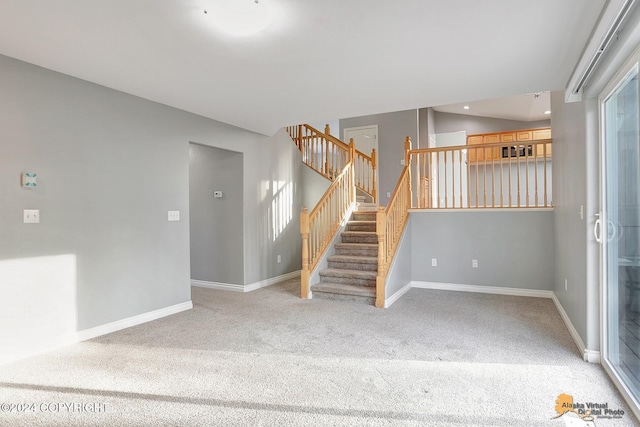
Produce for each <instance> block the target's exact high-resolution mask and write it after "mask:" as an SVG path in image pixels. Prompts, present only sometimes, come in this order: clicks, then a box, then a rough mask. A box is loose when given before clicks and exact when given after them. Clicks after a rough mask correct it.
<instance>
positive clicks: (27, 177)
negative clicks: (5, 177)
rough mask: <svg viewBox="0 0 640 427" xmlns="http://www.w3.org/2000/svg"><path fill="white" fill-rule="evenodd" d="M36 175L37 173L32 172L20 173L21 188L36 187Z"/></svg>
mask: <svg viewBox="0 0 640 427" xmlns="http://www.w3.org/2000/svg"><path fill="white" fill-rule="evenodd" d="M37 177H38V174H35V173H33V172H24V173H23V174H22V188H27V189H31V188H36V186H37V185H38V183H37V181H36V178H37Z"/></svg>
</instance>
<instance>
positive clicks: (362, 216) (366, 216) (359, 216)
mask: <svg viewBox="0 0 640 427" xmlns="http://www.w3.org/2000/svg"><path fill="white" fill-rule="evenodd" d="M351 219H352V220H353V221H375V220H376V211H373V210H372V211H355V212H354V213H353V214H352V217H351Z"/></svg>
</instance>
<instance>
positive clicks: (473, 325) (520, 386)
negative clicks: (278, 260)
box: [0, 281, 640, 427]
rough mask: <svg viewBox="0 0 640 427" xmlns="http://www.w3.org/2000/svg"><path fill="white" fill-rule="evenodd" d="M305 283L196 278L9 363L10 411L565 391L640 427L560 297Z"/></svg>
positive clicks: (543, 406)
mask: <svg viewBox="0 0 640 427" xmlns="http://www.w3.org/2000/svg"><path fill="white" fill-rule="evenodd" d="M297 294H298V287H297V283H296V281H288V282H283V283H281V284H278V285H274V286H271V287H268V288H264V289H260V290H257V291H254V292H251V293H248V294H241V293H233V292H225V291H216V290H210V289H201V288H193V302H194V305H195V307H194V309H193V310H190V311H187V312H183V313H180V314H177V315H174V316H170V317H168V318H164V319H160V320H157V321H154V322H150V323H147V324H144V325H140V326H138V327H135V328H130V329H127V330H123V331H120V332H117V333H114V334H110V335H107V336H103V337H100V338H97V339H94V340H91V341H86V342H83V343H80V344H77V345H74V346H70V347H67V348H64V349H61V350H58V351H55V352H52V353H48V354H45V355H41V356H37V357H34V358H31V359H29V360H24V361H21V362H17V363H13V364H9V365H5V366H2V367H0V403H2V404H3V406H2V408H3V410H2V412H0V425H11V426H34V425H37V426H81V425H82V426H88V425H92V426H93V425H99V426H120V425H122V426H138V425H139V426H160V425H162V426H169V425H170V426H187V425H205V426H280V425H289V426H302V425H306V426H318V425H336V426H352V425H363V426H364V425H367V426H391V425H393V426H395V425H406V426H425V425H427V426H527V427H530V426H564V425H565V420H563V418H559V419H552V418H553V417H554V416H555V415H556V414H557V413H556V411H555V410H554V406H555V401H556V399H557V397H558V395H560V394H562V393H565V394H569V395H571V396H573V399H574V402H594V403H607V404H608V407H609V408H611V409H621V410H623V411H625V415H624V416H623V417H622V418H620V419H601V418H599V419H596V420H595V425H597V426H598V427H600V426H639V425H640V424H638V423H637V421H636V419H635V418H634V417H633V415H632V414H631V411H630V410H629V408H628V407H627V406H626V405H625V404H624V402H623V400H622V399H621V397H620V396H619V394H618V393H617V391H616V390H615V389H614V387H613V386H612V384H611V382H610V381H609V379H608V377H607V376H606V374H605V373H604V371H603V370H602V368H601V367H600V366H599V365H593V364H588V363H585V362H583V361H582V360H581V359H580V355H579V354H578V351H577V349H576V348H575V345H574V344H573V342H572V340H571V337H570V336H569V333H568V331H567V330H566V328H565V326H564V325H563V323H562V320H561V318H560V316H559V315H558V313H557V311H556V310H555V308H554V306H553V303H552V301H551V300H548V299H537V298H522V297H510V296H497V295H486V294H472V293H464V292H445V291H430V290H421V289H413V290H411V291H409V292H408V293H407V294H406V295H405V296H404V297H403V298H402V299H401V300H400V301H398V302H396V303H395V304H394V305H393V306H392V307H391V308H389V309H375V308H374V307H371V306H366V305H358V304H354V303H350V302H341V301H330V300H311V301H306V300H301V299H299V298H298V297H297ZM7 404H9V405H12V406H11V407H7V406H6V405H7ZM20 405H21V406H20ZM18 406H20V408H18ZM18 410H20V412H17V411H18ZM578 421H580V420H578Z"/></svg>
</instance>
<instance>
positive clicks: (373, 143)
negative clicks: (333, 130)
mask: <svg viewBox="0 0 640 427" xmlns="http://www.w3.org/2000/svg"><path fill="white" fill-rule="evenodd" d="M351 138H353V142H354V143H355V145H356V150H358V151H361V152H362V153H364V154H366V155H367V156H369V155H371V150H373V149H374V148H375V150H376V151H378V125H372V126H361V127H355V128H345V129H344V142H346V143H347V144H348V143H349V140H350V139H351Z"/></svg>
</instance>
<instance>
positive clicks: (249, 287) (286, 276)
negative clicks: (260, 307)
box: [244, 270, 301, 292]
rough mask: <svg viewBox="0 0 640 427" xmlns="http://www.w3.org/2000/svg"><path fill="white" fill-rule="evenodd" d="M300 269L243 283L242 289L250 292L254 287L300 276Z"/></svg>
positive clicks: (257, 287) (265, 285)
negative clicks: (246, 283) (248, 283)
mask: <svg viewBox="0 0 640 427" xmlns="http://www.w3.org/2000/svg"><path fill="white" fill-rule="evenodd" d="M300 274H301V271H300V270H298V271H293V272H291V273H287V274H282V275H280V276H276V277H272V278H271V279H266V280H262V281H260V282H256V283H252V284H250V285H245V287H244V291H245V292H251V291H255V290H256V289H260V288H265V287H267V286H271V285H274V284H276V283H278V282H282V281H283V280H289V279H295V278H296V277H300Z"/></svg>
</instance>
